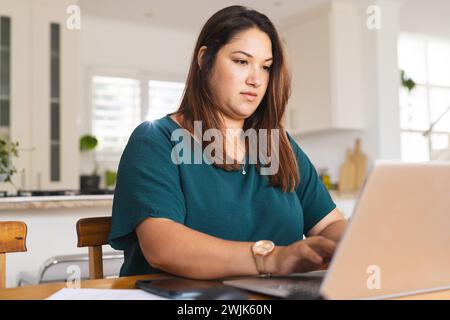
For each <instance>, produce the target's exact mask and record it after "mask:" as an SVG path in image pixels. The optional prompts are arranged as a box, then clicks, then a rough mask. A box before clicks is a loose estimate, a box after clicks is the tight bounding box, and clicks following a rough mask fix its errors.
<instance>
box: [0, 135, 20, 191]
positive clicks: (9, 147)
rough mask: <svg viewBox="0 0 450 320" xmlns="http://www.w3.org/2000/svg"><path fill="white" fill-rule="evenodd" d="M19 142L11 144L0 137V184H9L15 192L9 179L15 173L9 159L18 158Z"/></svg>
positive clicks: (15, 170)
mask: <svg viewBox="0 0 450 320" xmlns="http://www.w3.org/2000/svg"><path fill="white" fill-rule="evenodd" d="M18 147H19V142H11V141H8V140H7V139H4V138H3V137H0V182H9V183H10V184H11V185H12V186H13V187H14V188H15V189H16V190H17V188H16V186H15V185H14V183H13V182H12V180H11V177H12V176H13V175H14V174H15V173H17V169H16V168H15V167H14V165H13V164H12V160H11V158H13V157H17V156H18Z"/></svg>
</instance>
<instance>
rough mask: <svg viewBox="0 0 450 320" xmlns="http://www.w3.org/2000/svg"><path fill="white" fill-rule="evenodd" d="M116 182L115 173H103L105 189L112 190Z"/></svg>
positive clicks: (108, 171) (107, 171) (110, 171)
mask: <svg viewBox="0 0 450 320" xmlns="http://www.w3.org/2000/svg"><path fill="white" fill-rule="evenodd" d="M116 180H117V172H116V171H112V170H106V171H105V185H106V188H107V189H114V186H115V185H116Z"/></svg>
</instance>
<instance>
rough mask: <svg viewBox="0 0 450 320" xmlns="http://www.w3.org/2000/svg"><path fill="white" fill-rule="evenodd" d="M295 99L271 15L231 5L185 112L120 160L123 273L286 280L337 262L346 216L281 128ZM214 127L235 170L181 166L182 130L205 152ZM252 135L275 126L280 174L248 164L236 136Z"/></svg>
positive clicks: (113, 239) (192, 83)
mask: <svg viewBox="0 0 450 320" xmlns="http://www.w3.org/2000/svg"><path fill="white" fill-rule="evenodd" d="M289 91H290V80H289V76H288V73H287V67H286V61H285V56H284V53H283V49H282V46H281V42H280V39H279V36H278V34H277V31H276V30H275V28H274V26H273V24H272V23H271V22H270V20H269V19H268V18H267V17H266V16H265V15H263V14H260V13H258V12H256V11H254V10H251V9H248V8H245V7H241V6H232V7H228V8H225V9H222V10H220V11H219V12H217V13H216V14H214V15H213V16H212V17H211V18H210V19H209V20H208V21H207V23H206V24H205V26H204V27H203V29H202V31H201V33H200V35H199V38H198V41H197V44H196V47H195V51H194V56H193V60H192V63H191V66H190V71H189V75H188V79H187V86H186V91H185V93H184V96H183V99H182V102H181V106H180V108H179V109H178V111H177V112H176V113H174V114H172V115H167V116H166V117H164V118H162V119H159V120H156V121H153V122H144V123H143V124H141V125H140V126H138V127H137V128H136V129H135V130H134V132H133V133H132V135H131V137H130V139H129V141H128V144H127V146H126V148H125V151H124V153H123V155H122V158H121V161H120V164H119V170H118V178H117V185H116V190H115V195H114V203H113V224H112V230H111V234H110V239H109V240H110V244H111V246H112V247H114V248H116V249H119V250H124V253H125V261H124V264H123V266H122V269H121V275H122V276H125V275H134V274H145V273H155V272H160V271H164V272H169V273H172V274H175V275H179V276H183V277H188V278H194V279H213V278H221V277H228V276H241V275H256V274H258V273H260V274H265V273H272V274H280V275H286V274H289V273H293V272H306V271H312V270H315V269H318V268H320V267H321V266H322V265H323V264H324V263H327V262H328V261H329V260H330V258H331V256H332V254H333V252H334V250H335V246H336V242H337V241H338V240H339V239H340V237H341V235H342V233H343V231H344V229H345V227H346V220H345V219H344V217H343V216H342V214H341V213H340V212H339V211H338V210H337V209H336V205H335V204H334V203H333V201H332V200H331V197H330V195H329V194H328V192H327V190H326V189H325V187H324V186H323V184H322V183H321V181H320V179H319V178H318V176H317V173H316V171H315V169H314V167H313V165H312V164H311V162H310V161H309V159H308V157H307V156H306V155H305V153H303V151H302V150H301V149H300V147H299V146H298V145H297V144H296V142H295V141H294V140H293V139H292V138H291V137H290V136H289V135H288V134H287V133H286V132H285V131H284V129H283V126H282V124H281V119H282V117H283V114H284V111H285V106H286V103H287V100H288V96H289ZM194 121H200V123H201V132H200V135H199V132H196V130H195V126H194ZM208 129H217V130H218V131H219V132H220V133H222V134H223V137H224V139H223V144H222V145H223V149H222V150H220V148H219V150H216V152H214V155H215V156H217V157H216V158H215V159H216V160H217V159H225V158H226V159H230V158H231V159H233V161H232V163H230V162H229V161H215V162H213V163H208V162H205V161H202V163H201V164H195V163H190V162H189V161H184V162H181V163H180V162H177V161H173V160H174V159H173V153H174V150H175V149H176V146H177V141H173V139H172V138H173V134H174V132H175V131H177V130H183V131H184V132H189V133H190V137H191V140H192V141H189V144H188V145H189V147H191V146H192V145H194V149H195V148H200V149H201V150H203V151H205V150H206V148H207V147H208V144H209V142H208V141H204V140H205V139H203V140H202V138H201V137H200V136H201V134H202V133H203V132H206V131H207V130H208ZM230 129H237V130H230ZM239 129H240V130H239ZM248 129H254V130H255V132H262V130H267V132H268V136H269V138H270V139H267V141H269V147H268V150H269V152H268V154H270V155H272V156H274V157H273V158H272V161H271V162H277V170H276V171H275V172H272V173H271V174H269V175H263V174H261V173H262V170H263V169H264V168H265V167H266V166H267V164H268V163H267V161H266V162H264V161H261V159H260V158H258V160H257V161H256V163H249V162H250V161H249V159H250V158H249V154H248V153H249V151H250V150H249V148H250V143H249V142H248V141H247V142H246V140H245V139H243V137H242V134H236V133H234V132H241V133H242V131H244V130H248ZM245 132H247V131H245ZM276 132H279V134H278V141H277V140H276V139H273V137H274V136H275V133H276ZM258 137H259V136H258ZM259 138H260V137H259ZM206 140H207V139H206ZM210 141H211V140H210ZM184 142H186V141H184ZM191 143H192V144H191ZM219 145H220V144H219ZM194 153H195V152H194ZM175 154H176V152H175ZM211 154H212V153H211ZM185 156H186V154H185ZM189 156H190V155H188V157H189ZM303 235H306V238H305V239H303Z"/></svg>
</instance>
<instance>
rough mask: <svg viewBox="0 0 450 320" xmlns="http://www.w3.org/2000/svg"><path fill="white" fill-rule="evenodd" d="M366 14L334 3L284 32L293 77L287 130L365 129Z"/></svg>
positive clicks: (317, 10) (297, 131) (298, 131)
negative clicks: (364, 43) (363, 66)
mask: <svg viewBox="0 0 450 320" xmlns="http://www.w3.org/2000/svg"><path fill="white" fill-rule="evenodd" d="M365 27H366V25H365V20H364V19H363V17H362V13H361V10H358V8H357V7H355V6H354V5H353V4H352V3H347V2H342V1H332V2H331V3H330V4H326V5H324V6H322V7H320V8H318V9H315V10H314V11H312V12H309V13H307V14H305V15H304V16H303V17H300V18H299V19H297V20H296V21H295V23H294V24H291V25H290V26H289V27H286V28H284V32H283V34H284V41H285V44H286V48H287V53H288V60H289V64H290V69H291V73H292V94H291V98H290V100H289V103H288V106H287V110H286V118H285V126H286V128H287V129H288V130H289V131H290V132H291V133H292V134H304V133H310V132H320V131H324V130H340V129H348V130H355V129H356V130H358V129H363V128H364V127H365V120H364V106H363V89H364V88H363V77H362V32H361V30H362V28H365Z"/></svg>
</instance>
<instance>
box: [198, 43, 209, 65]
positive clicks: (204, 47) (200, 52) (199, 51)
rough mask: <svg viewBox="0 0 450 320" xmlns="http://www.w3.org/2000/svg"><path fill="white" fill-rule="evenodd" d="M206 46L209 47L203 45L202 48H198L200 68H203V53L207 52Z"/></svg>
mask: <svg viewBox="0 0 450 320" xmlns="http://www.w3.org/2000/svg"><path fill="white" fill-rule="evenodd" d="M206 48H207V47H206V46H201V47H200V49H199V50H198V54H197V63H198V67H199V68H200V70H201V69H202V62H203V55H204V54H205V51H206Z"/></svg>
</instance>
